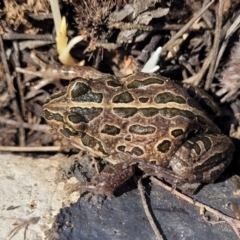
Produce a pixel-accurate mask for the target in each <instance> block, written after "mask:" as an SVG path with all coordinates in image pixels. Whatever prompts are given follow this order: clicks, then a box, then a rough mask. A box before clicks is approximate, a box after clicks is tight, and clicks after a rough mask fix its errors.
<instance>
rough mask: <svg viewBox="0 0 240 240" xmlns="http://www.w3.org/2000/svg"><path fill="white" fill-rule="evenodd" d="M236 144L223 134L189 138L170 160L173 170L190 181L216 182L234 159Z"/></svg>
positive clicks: (186, 180) (185, 180)
mask: <svg viewBox="0 0 240 240" xmlns="http://www.w3.org/2000/svg"><path fill="white" fill-rule="evenodd" d="M233 152H234V145H233V143H232V141H231V139H230V138H228V137H227V136H224V135H221V134H205V135H200V136H197V137H193V138H191V139H189V140H187V141H186V142H185V143H184V144H183V145H182V146H181V147H180V148H179V149H178V150H177V152H176V153H175V154H174V156H173V157H172V159H171V161H170V167H171V168H172V170H173V172H174V173H175V174H176V175H178V176H181V177H182V178H183V180H184V182H188V183H194V182H195V183H197V182H199V183H210V182H214V181H215V180H216V179H217V178H218V177H219V176H220V174H221V173H222V172H223V171H224V170H225V169H226V167H227V166H228V165H229V163H230V162H231V160H232V156H233Z"/></svg>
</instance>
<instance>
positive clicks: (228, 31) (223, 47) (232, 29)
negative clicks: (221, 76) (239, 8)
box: [214, 15, 240, 72]
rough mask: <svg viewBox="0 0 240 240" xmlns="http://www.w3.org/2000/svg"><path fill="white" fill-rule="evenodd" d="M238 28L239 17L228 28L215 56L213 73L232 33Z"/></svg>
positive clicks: (239, 23)
mask: <svg viewBox="0 0 240 240" xmlns="http://www.w3.org/2000/svg"><path fill="white" fill-rule="evenodd" d="M239 26H240V15H239V16H238V17H237V18H236V20H235V21H234V22H233V24H232V25H231V26H230V27H229V28H228V30H227V32H226V35H225V38H224V42H223V44H222V46H221V48H220V50H219V53H218V56H217V60H216V65H215V69H214V72H216V68H217V66H218V63H219V62H220V59H221V58H222V55H223V53H224V51H225V49H226V47H227V44H228V40H229V39H230V37H231V36H232V35H233V33H234V32H235V31H237V29H238V28H239Z"/></svg>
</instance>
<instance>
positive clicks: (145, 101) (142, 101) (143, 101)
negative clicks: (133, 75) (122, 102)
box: [138, 97, 149, 103]
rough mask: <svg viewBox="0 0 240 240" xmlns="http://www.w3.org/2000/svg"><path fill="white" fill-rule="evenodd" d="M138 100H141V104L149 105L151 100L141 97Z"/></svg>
mask: <svg viewBox="0 0 240 240" xmlns="http://www.w3.org/2000/svg"><path fill="white" fill-rule="evenodd" d="M138 100H139V102H141V103H147V102H148V101H149V98H146V97H140V98H139V99H138Z"/></svg>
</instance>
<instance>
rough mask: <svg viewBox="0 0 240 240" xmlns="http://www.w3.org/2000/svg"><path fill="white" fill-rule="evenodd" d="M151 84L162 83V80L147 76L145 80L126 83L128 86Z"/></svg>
mask: <svg viewBox="0 0 240 240" xmlns="http://www.w3.org/2000/svg"><path fill="white" fill-rule="evenodd" d="M152 84H158V85H163V84H164V81H163V80H161V79H158V78H148V79H146V80H142V81H141V80H140V81H139V80H134V81H132V82H131V83H129V84H128V85H127V87H128V88H141V87H145V86H148V85H152Z"/></svg>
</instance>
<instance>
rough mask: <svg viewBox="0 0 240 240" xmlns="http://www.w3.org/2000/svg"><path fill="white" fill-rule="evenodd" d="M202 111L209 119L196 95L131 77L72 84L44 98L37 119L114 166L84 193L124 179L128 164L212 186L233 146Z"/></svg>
mask: <svg viewBox="0 0 240 240" xmlns="http://www.w3.org/2000/svg"><path fill="white" fill-rule="evenodd" d="M194 99H195V100H194ZM203 108H206V109H207V110H208V112H210V113H211V114H217V107H216V105H215V104H214V103H213V102H212V101H211V99H210V98H209V97H208V96H207V95H206V94H205V93H204V92H203V91H202V90H200V89H196V88H193V87H189V86H184V87H182V86H180V85H179V84H177V83H175V82H173V81H171V80H169V79H167V78H164V77H162V76H159V75H149V74H144V73H138V74H134V75H131V76H129V77H127V78H125V79H120V80H117V79H115V78H113V77H111V76H108V75H106V76H104V77H103V78H101V79H91V78H90V79H88V80H86V79H77V80H75V81H73V82H71V83H70V84H69V86H68V87H67V88H65V89H63V90H62V91H61V92H60V93H56V94H54V95H52V97H51V99H50V100H49V101H48V102H47V103H46V104H45V105H44V116H45V118H46V120H47V121H48V123H49V125H50V126H51V127H52V128H53V129H55V130H56V131H58V132H59V133H60V134H62V135H63V136H65V137H67V138H68V139H69V140H70V141H71V142H72V143H73V144H74V145H75V146H77V147H78V148H80V149H82V150H87V151H89V152H90V153H91V154H92V155H93V156H99V157H102V158H104V160H106V161H108V162H110V163H111V164H114V166H113V167H112V169H111V171H109V170H108V171H107V172H106V171H105V173H101V174H100V176H98V177H97V180H95V184H93V185H91V186H89V189H88V190H91V189H94V190H95V191H96V192H104V191H113V190H114V189H115V188H116V187H117V186H119V185H120V184H121V183H123V182H124V181H126V179H127V178H129V177H130V176H131V175H132V174H133V166H135V165H138V167H139V168H141V169H142V170H143V171H144V172H145V173H146V174H147V175H154V176H157V177H161V178H162V177H163V178H165V179H167V180H169V181H173V182H180V183H184V182H190V183H192V182H193V183H194V182H213V181H214V180H215V179H216V178H217V177H218V176H219V175H220V174H221V173H222V172H223V171H224V169H225V168H226V167H227V166H228V164H229V163H230V161H231V159H232V154H233V151H234V147H233V143H232V142H231V140H230V139H229V138H228V137H226V136H224V135H222V134H221V132H220V130H219V129H218V127H217V126H216V125H215V124H214V123H213V122H212V121H211V120H210V118H209V117H208V116H207V114H206V113H205V111H204V110H203Z"/></svg>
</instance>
